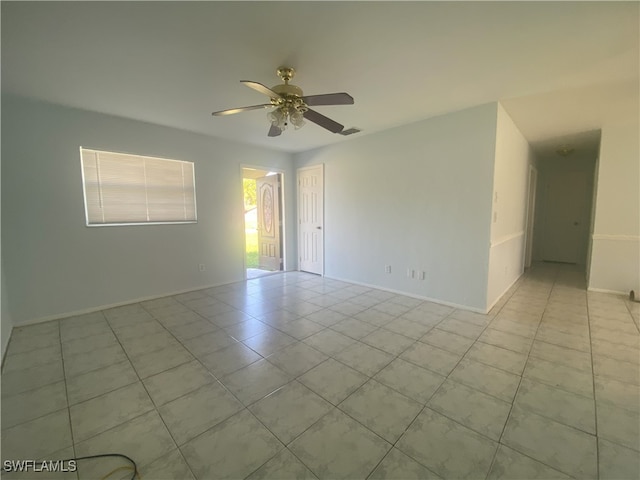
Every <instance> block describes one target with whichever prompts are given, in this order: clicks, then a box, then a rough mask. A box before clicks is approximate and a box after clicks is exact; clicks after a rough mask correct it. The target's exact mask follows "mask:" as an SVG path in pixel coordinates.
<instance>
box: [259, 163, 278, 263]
mask: <svg viewBox="0 0 640 480" xmlns="http://www.w3.org/2000/svg"><path fill="white" fill-rule="evenodd" d="M279 177H280V175H270V176H267V177H261V178H258V179H256V200H257V205H258V208H257V210H258V263H259V268H260V269H261V270H271V271H274V270H280V263H281V257H282V256H281V253H280V250H281V248H280V228H281V225H280V213H281V212H280V202H279V198H280V179H279Z"/></svg>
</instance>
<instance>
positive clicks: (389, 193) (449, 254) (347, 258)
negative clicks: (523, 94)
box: [295, 103, 497, 311]
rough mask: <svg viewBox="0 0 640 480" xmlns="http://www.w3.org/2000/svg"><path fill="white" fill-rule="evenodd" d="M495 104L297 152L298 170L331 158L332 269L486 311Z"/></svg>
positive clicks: (328, 263)
mask: <svg viewBox="0 0 640 480" xmlns="http://www.w3.org/2000/svg"><path fill="white" fill-rule="evenodd" d="M496 109H497V104H495V103H492V104H487V105H482V106H479V107H474V108H470V109H467V110H463V111H460V112H456V113H451V114H448V115H443V116H440V117H435V118H431V119H428V120H424V121H421V122H417V123H414V124H411V125H405V126H403V127H400V128H394V129H391V130H387V131H384V132H378V133H375V134H372V135H366V136H362V137H352V138H350V139H348V140H347V141H345V142H342V143H340V144H337V145H333V146H328V147H324V148H320V149H316V150H313V151H309V152H305V153H300V154H297V155H295V159H296V165H297V167H303V166H307V165H314V164H319V163H324V164H325V274H326V275H327V276H328V277H333V278H340V279H345V280H350V281H354V282H359V283H364V284H368V285H375V286H379V287H382V288H387V289H391V290H397V291H401V292H406V293H409V294H413V295H418V296H421V297H425V298H431V299H435V300H439V301H441V302H446V303H451V304H456V305H462V306H466V307H468V308H471V309H475V310H480V311H484V310H485V307H486V299H487V291H486V289H487V267H488V263H489V258H488V255H489V234H490V221H489V219H490V216H491V186H492V183H493V163H494V153H495V142H496ZM385 265H391V267H392V273H391V274H386V273H385V271H384V266H385ZM407 268H413V269H416V270H425V271H426V273H427V275H426V280H419V279H409V278H407V274H406V271H407Z"/></svg>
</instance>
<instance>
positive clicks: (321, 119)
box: [303, 109, 344, 133]
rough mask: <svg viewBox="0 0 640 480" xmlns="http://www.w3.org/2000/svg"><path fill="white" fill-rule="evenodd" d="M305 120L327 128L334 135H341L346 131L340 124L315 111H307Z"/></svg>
mask: <svg viewBox="0 0 640 480" xmlns="http://www.w3.org/2000/svg"><path fill="white" fill-rule="evenodd" d="M303 115H304V118H306V119H307V120H309V121H310V122H313V123H315V124H317V125H320V126H321V127H322V128H326V129H327V130H329V131H330V132H332V133H339V132H341V131H342V130H343V129H344V125H340V124H339V123H338V122H336V121H334V120H331V119H330V118H329V117H325V116H324V115H322V114H321V113H318V112H316V111H315V110H311V109H309V110H307V111H306V112H304V114H303Z"/></svg>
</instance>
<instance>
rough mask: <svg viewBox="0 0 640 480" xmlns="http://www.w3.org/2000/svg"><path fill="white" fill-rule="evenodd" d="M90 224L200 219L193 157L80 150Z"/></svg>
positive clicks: (171, 221) (175, 221) (191, 220)
mask: <svg viewBox="0 0 640 480" xmlns="http://www.w3.org/2000/svg"><path fill="white" fill-rule="evenodd" d="M80 156H81V158H82V174H83V183H84V202H85V210H86V215H87V225H114V224H115V225H121V224H140V223H186V222H195V221H196V193H195V177H194V168H193V163H192V162H183V161H179V160H166V159H162V158H153V157H141V156H138V155H128V154H122V153H112V152H102V151H98V150H90V149H86V148H81V149H80Z"/></svg>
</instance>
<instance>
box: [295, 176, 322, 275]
mask: <svg viewBox="0 0 640 480" xmlns="http://www.w3.org/2000/svg"><path fill="white" fill-rule="evenodd" d="M298 240H299V241H298V259H299V267H298V268H299V269H300V270H302V271H304V272H310V273H317V274H319V275H323V274H324V165H316V166H314V167H308V168H301V169H299V170H298Z"/></svg>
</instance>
